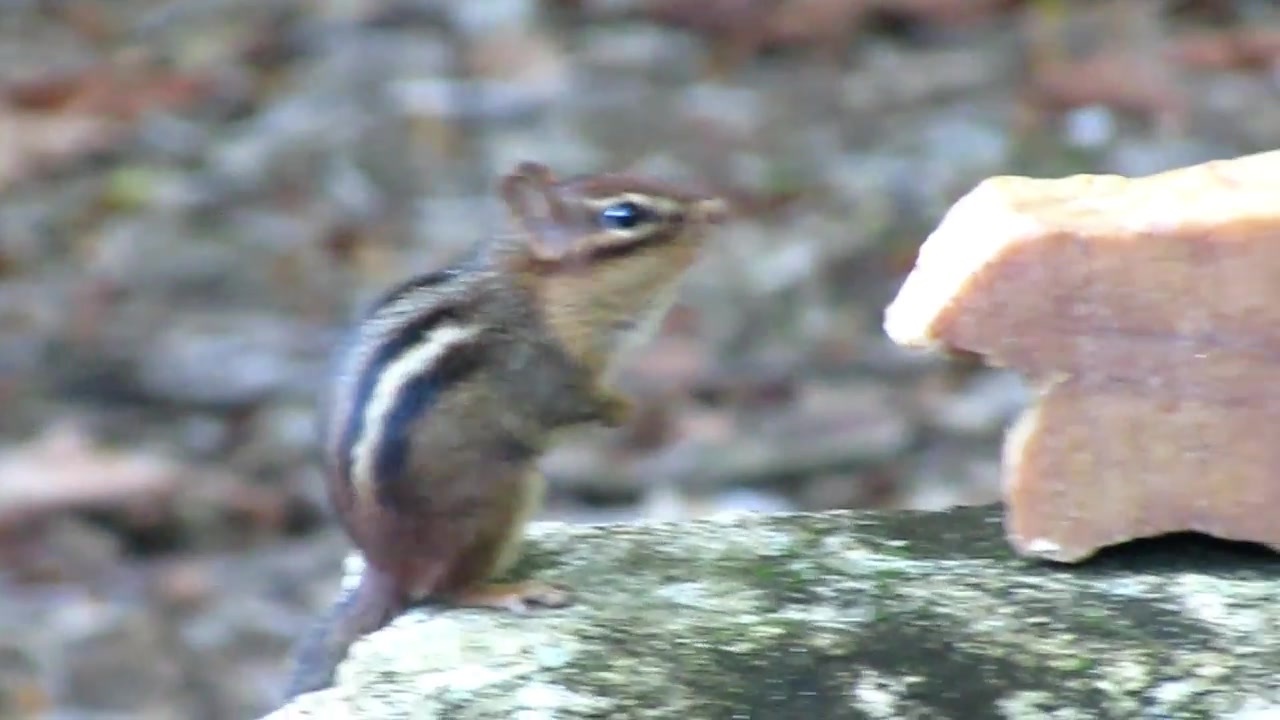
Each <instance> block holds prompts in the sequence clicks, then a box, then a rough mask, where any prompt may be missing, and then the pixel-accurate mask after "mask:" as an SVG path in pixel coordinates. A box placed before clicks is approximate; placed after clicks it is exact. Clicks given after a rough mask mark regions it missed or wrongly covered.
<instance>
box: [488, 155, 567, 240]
mask: <svg viewBox="0 0 1280 720" xmlns="http://www.w3.org/2000/svg"><path fill="white" fill-rule="evenodd" d="M555 183H556V177H555V175H554V174H553V173H552V172H551V169H550V168H548V167H547V166H546V165H543V164H542V163H536V162H529V161H525V162H522V163H520V164H519V165H517V166H516V167H515V169H513V170H512V171H511V172H509V173H507V174H506V175H505V176H504V177H503V178H502V182H501V184H500V186H499V189H498V194H499V195H500V196H501V197H502V201H503V203H505V204H506V206H507V211H508V212H509V213H510V214H511V219H512V221H513V222H514V223H515V225H516V228H517V229H518V230H519V231H520V233H521V234H522V235H523V238H522V239H523V240H524V243H525V246H526V247H527V248H528V250H529V251H530V252H531V254H532V255H533V256H534V257H537V258H545V259H550V258H553V257H556V256H557V255H558V254H559V252H560V248H562V246H563V244H564V235H565V232H566V231H565V228H564V227H563V225H564V222H565V218H566V209H565V207H564V203H563V201H562V200H561V198H560V197H559V196H558V195H557V194H556V192H555Z"/></svg>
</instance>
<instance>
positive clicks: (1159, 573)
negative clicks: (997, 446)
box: [270, 508, 1280, 720]
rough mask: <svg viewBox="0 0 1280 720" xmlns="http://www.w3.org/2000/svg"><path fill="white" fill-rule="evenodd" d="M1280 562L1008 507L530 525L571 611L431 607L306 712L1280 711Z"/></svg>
mask: <svg viewBox="0 0 1280 720" xmlns="http://www.w3.org/2000/svg"><path fill="white" fill-rule="evenodd" d="M1276 567H1277V563H1276V560H1275V558H1274V556H1273V555H1271V554H1269V553H1266V552H1261V551H1257V552H1255V551H1254V550H1253V549H1252V548H1250V547H1248V546H1241V545H1232V544H1228V543H1223V542H1220V541H1214V540H1211V539H1209V538H1205V537H1201V536H1188V537H1183V536H1176V537H1168V538H1160V539H1156V540H1151V541H1145V542H1139V543H1135V544H1131V545H1126V546H1123V547H1120V548H1117V549H1114V550H1110V551H1107V552H1104V553H1103V554H1102V555H1101V556H1099V557H1098V558H1096V559H1095V560H1094V561H1092V562H1089V563H1086V564H1084V565H1082V566H1075V567H1063V566H1057V565H1050V564H1046V563H1041V562H1038V561H1034V560H1028V559H1022V558H1018V557H1015V556H1014V555H1013V554H1012V553H1011V551H1010V550H1009V548H1008V546H1007V544H1006V542H1005V540H1004V537H1003V533H1002V529H1001V519H1000V514H999V511H998V510H997V509H995V508H973V509H962V510H953V511H949V512H943V513H922V512H900V513H879V514H877V513H852V512H830V513H820V514H783V515H767V516H766V515H756V516H737V517H733V518H725V519H717V520H702V521H696V522H686V523H671V524H665V523H664V524H656V523H655V524H636V525H618V526H595V527H587V526H569V525H560V524H542V525H536V526H534V528H533V530H532V531H531V538H530V544H529V550H528V552H527V553H526V557H525V561H524V562H523V563H522V565H521V567H520V568H519V569H518V570H517V574H533V575H537V576H538V577H540V578H543V579H546V580H549V581H552V582H558V583H564V584H566V585H568V586H570V587H572V588H573V589H574V590H575V592H576V594H577V603H576V604H575V605H574V606H573V607H571V608H568V609H565V610H550V611H535V612H533V613H531V614H529V615H525V616H517V615H511V614H505V613H500V612H492V611H481V610H448V611H444V610H439V609H431V608H422V609H418V610H414V611H412V612H410V613H407V614H405V615H404V616H402V617H401V618H399V619H397V620H396V621H395V622H393V623H392V624H391V625H390V626H388V627H386V628H384V629H383V630H381V631H378V632H376V633H373V634H372V635H370V636H369V637H367V638H365V639H364V640H362V641H360V642H358V643H356V645H355V646H354V647H353V648H352V651H351V654H350V656H349V658H348V660H347V661H346V662H345V663H344V664H343V665H342V666H341V668H340V669H339V672H338V677H337V684H336V686H335V687H334V688H331V689H329V690H325V691H321V692H318V693H313V694H311V695H309V696H304V697H302V698H299V699H298V700H296V701H295V702H294V703H292V704H291V705H289V706H287V707H285V708H282V709H281V710H280V711H278V712H277V713H276V714H274V715H272V716H271V717H270V720H287V719H289V718H304V717H312V718H353V719H355V718H385V719H395V718H450V719H457V720H487V719H489V718H495V719H496V718H518V719H519V720H535V719H542V718H545V719H548V720H550V719H552V718H556V719H578V718H584V719H585V718H654V719H658V718H681V719H682V720H693V719H695V718H697V719H700V718H708V719H711V718H716V719H718V718H751V719H752V720H757V719H760V718H804V717H812V718H818V717H821V718H832V719H835V720H839V719H841V718H917V717H918V718H966V719H968V718H985V717H995V718H1036V717H1055V718H1058V717H1064V718H1075V717H1079V718H1113V717H1114V718H1138V717H1160V718H1202V717H1230V716H1232V714H1233V713H1242V714H1241V715H1240V716H1241V717H1244V713H1248V712H1253V711H1256V710H1259V709H1266V708H1272V709H1274V710H1276V711H1277V712H1280V689H1277V686H1276V684H1275V668H1276V667H1277V666H1280V608H1277V607H1276V605H1275V603H1274V598H1275V597H1276V596H1277V593H1278V592H1280V576H1277V574H1276V572H1275V569H1276Z"/></svg>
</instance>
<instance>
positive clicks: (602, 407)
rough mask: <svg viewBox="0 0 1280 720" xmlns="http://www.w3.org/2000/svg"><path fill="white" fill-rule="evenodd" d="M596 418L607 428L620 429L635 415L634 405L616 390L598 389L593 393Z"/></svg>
mask: <svg viewBox="0 0 1280 720" xmlns="http://www.w3.org/2000/svg"><path fill="white" fill-rule="evenodd" d="M595 398H596V418H597V419H598V420H599V421H600V423H601V424H603V425H605V426H607V427H615V428H616V427H622V426H623V425H626V424H627V422H628V421H629V420H631V416H632V415H634V414H635V404H634V403H633V402H632V401H631V398H628V397H627V396H626V395H623V394H621V393H619V392H618V391H616V390H610V389H607V388H599V389H597V390H596V392H595Z"/></svg>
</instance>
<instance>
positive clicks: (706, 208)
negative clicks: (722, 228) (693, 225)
mask: <svg viewBox="0 0 1280 720" xmlns="http://www.w3.org/2000/svg"><path fill="white" fill-rule="evenodd" d="M692 214H693V216H694V217H695V218H696V219H697V220H698V221H699V222H702V223H706V224H707V225H719V224H720V223H723V222H725V221H726V220H728V219H729V215H730V208H729V203H728V202H726V201H725V200H723V199H721V198H710V199H707V200H700V201H698V202H697V203H696V204H695V205H694V206H693V213H692Z"/></svg>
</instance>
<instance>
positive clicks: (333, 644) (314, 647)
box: [281, 565, 409, 705]
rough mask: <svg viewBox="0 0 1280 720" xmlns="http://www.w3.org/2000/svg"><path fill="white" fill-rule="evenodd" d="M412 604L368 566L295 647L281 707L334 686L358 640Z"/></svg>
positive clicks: (389, 581) (381, 574)
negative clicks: (350, 650)
mask: <svg viewBox="0 0 1280 720" xmlns="http://www.w3.org/2000/svg"><path fill="white" fill-rule="evenodd" d="M408 605H409V603H408V600H407V598H405V597H404V595H403V593H401V592H400V590H399V589H398V588H397V587H396V585H395V584H394V583H393V582H392V581H391V579H390V578H389V577H388V576H387V575H385V574H384V573H382V572H380V571H378V570H376V569H375V568H373V567H371V566H369V565H365V566H364V570H363V571H362V572H361V574H360V580H359V582H358V583H357V584H356V585H355V587H351V588H346V589H344V591H343V593H342V595H341V596H340V597H339V598H338V600H337V602H335V603H334V604H333V607H332V608H330V609H329V611H328V612H327V613H325V614H324V615H323V616H321V617H320V619H319V620H317V621H316V622H315V624H313V625H312V626H311V628H310V629H309V630H308V631H307V632H306V634H304V635H303V636H302V638H301V639H300V640H299V641H298V643H297V645H296V646H295V647H294V651H293V668H292V670H291V671H290V674H289V680H288V683H287V684H286V685H285V690H284V697H283V698H282V700H281V705H284V704H287V703H288V702H290V701H291V700H293V699H294V698H296V697H297V696H299V695H302V694H304V693H308V692H312V691H315V690H321V689H324V688H327V687H330V686H331V685H333V678H334V673H335V672H336V671H337V669H338V664H339V663H341V662H342V661H343V659H345V658H346V656H347V650H348V649H350V647H351V645H352V644H353V643H355V641H356V640H358V639H359V638H361V637H363V636H364V635H367V634H369V633H371V632H373V631H375V630H377V629H379V628H381V627H382V626H384V625H386V624H387V623H389V622H390V621H391V619H392V618H394V617H395V616H396V615H398V614H399V613H401V612H402V611H403V610H404V609H405V608H406V607H408Z"/></svg>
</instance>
